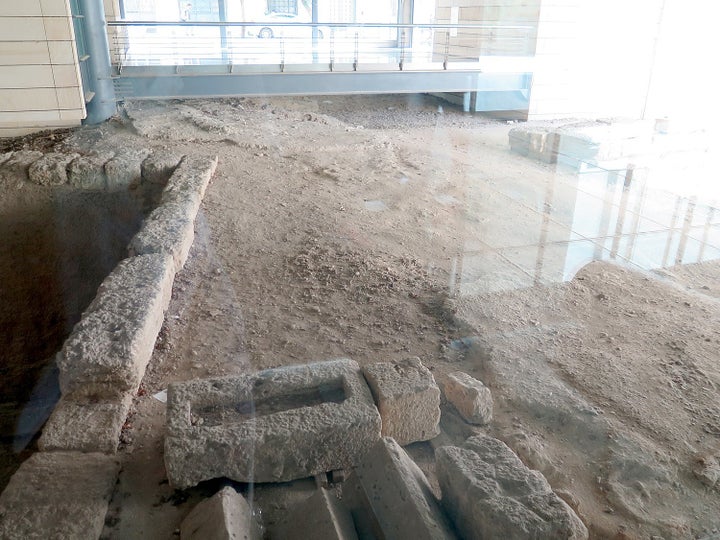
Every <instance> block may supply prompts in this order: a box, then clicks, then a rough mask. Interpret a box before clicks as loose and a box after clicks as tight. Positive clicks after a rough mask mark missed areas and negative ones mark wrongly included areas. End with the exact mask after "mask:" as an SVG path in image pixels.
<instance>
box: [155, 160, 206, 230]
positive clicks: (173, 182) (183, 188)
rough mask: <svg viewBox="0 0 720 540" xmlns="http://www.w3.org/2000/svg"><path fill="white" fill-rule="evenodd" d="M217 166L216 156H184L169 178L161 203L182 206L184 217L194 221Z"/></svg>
mask: <svg viewBox="0 0 720 540" xmlns="http://www.w3.org/2000/svg"><path fill="white" fill-rule="evenodd" d="M217 164H218V158H217V156H213V157H206V156H185V157H184V158H183V159H182V161H180V164H179V165H178V166H177V168H176V169H175V172H174V173H173V174H172V176H170V179H169V180H168V183H167V185H166V186H165V189H164V190H163V194H162V199H161V203H162V204H167V203H176V204H179V205H181V206H183V207H184V208H185V216H186V217H188V218H191V219H193V220H194V219H195V216H196V215H197V213H198V210H199V209H200V203H201V202H202V200H203V197H204V196H205V190H206V189H207V186H208V184H209V183H210V179H211V178H212V176H213V174H214V173H215V169H216V167H217Z"/></svg>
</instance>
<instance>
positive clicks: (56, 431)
mask: <svg viewBox="0 0 720 540" xmlns="http://www.w3.org/2000/svg"><path fill="white" fill-rule="evenodd" d="M38 154H40V155H38V156H33V157H37V158H40V157H42V154H41V153H38ZM138 156H141V159H140V162H138V164H137V165H138V166H137V168H136V167H133V169H137V170H138V171H142V176H143V179H142V181H147V182H150V183H155V184H157V183H158V173H159V172H162V171H165V172H166V174H168V175H169V179H168V181H167V185H166V186H165V188H164V189H163V192H162V197H161V200H160V204H159V205H158V207H157V208H156V209H155V210H153V211H152V212H151V213H150V215H149V216H148V217H147V218H146V219H145V220H144V222H143V225H142V227H141V229H140V231H139V232H138V233H137V234H136V235H135V237H134V238H133V239H132V241H131V243H130V245H129V246H128V257H127V258H125V259H123V260H122V261H120V263H119V264H118V266H117V267H116V268H115V270H113V272H111V273H110V275H109V276H108V277H107V278H105V280H103V283H102V284H101V285H100V287H99V289H98V292H97V294H96V297H95V299H94V300H93V302H92V303H91V304H90V306H89V307H88V308H87V309H86V310H85V312H84V313H83V315H82V317H81V320H80V322H78V324H77V325H76V327H75V328H74V329H73V331H72V333H71V335H70V336H69V337H68V339H67V340H66V341H65V344H64V345H63V349H62V350H61V352H60V353H58V366H59V367H60V372H61V373H60V377H61V387H62V396H61V399H60V401H59V402H58V404H57V405H56V407H55V410H54V411H53V413H52V415H51V417H50V419H49V420H48V421H47V423H46V425H45V426H44V427H43V433H42V436H41V438H40V440H39V442H38V446H39V452H38V453H37V454H36V455H40V456H41V457H42V456H47V457H51V456H61V455H68V456H85V455H92V454H96V455H108V457H111V456H112V454H115V452H116V451H117V446H118V442H119V438H120V433H121V430H122V426H123V424H124V423H125V420H126V418H127V413H128V411H129V408H130V405H131V403H132V399H133V396H134V395H135V394H136V393H137V390H138V387H139V385H140V382H141V381H142V378H143V376H144V373H145V368H146V366H147V363H148V362H149V360H150V357H151V356H152V352H153V349H154V344H155V341H156V339H157V335H158V333H159V331H160V329H161V326H162V323H163V321H164V317H165V312H166V310H167V308H168V305H169V302H170V295H171V293H172V286H173V282H174V278H175V274H176V272H177V271H179V270H180V269H181V268H182V267H183V265H184V263H185V261H186V259H187V255H188V252H189V250H190V246H191V245H192V241H193V238H194V231H193V229H194V223H195V218H196V216H197V212H198V210H199V208H200V204H201V202H202V198H203V196H204V194H205V190H206V188H207V186H208V184H209V182H210V179H211V178H212V176H213V174H214V172H215V168H216V166H217V163H218V158H217V156H213V157H195V156H184V157H183V158H182V159H181V160H180V161H179V163H178V162H175V164H173V163H170V162H169V161H172V160H168V159H164V160H163V158H162V157H160V156H158V155H152V154H151V155H150V156H149V157H148V156H147V153H142V154H138ZM2 157H4V158H7V159H3V160H2V161H10V158H11V157H14V155H13V154H10V155H3V156H2ZM76 159H78V158H76ZM73 162H74V160H73V161H70V162H68V163H67V164H65V167H66V171H67V172H70V173H72V163H73ZM31 165H32V164H27V165H25V163H23V167H25V166H26V167H27V168H26V169H25V171H27V170H28V169H29V167H30V166H31ZM146 175H147V177H145V176H146ZM67 181H68V182H69V183H71V184H73V182H72V178H68V180H67ZM154 214H155V215H160V216H162V218H163V219H162V220H159V219H153V215H154ZM177 223H182V225H183V226H182V227H177V226H175V225H176V224H177ZM164 234H168V235H172V238H171V241H167V239H166V238H165V237H164ZM140 247H141V248H142V249H139V248H140ZM148 269H150V270H151V272H150V275H147V274H148ZM128 281H129V282H130V283H132V284H133V285H134V287H127V283H128ZM113 317H115V318H116V319H115V320H113ZM117 317H121V318H122V320H121V323H118V322H117ZM98 334H101V335H102V337H101V339H100V340H99V343H100V344H99V345H98V343H97V342H96V341H93V342H92V343H83V341H82V339H83V337H86V336H91V335H98ZM108 347H109V348H110V349H108ZM71 349H72V350H73V351H74V356H73V357H72V358H68V357H67V353H68V351H69V350H71ZM108 350H110V352H111V353H112V354H111V355H108V354H107V353H108ZM108 356H112V358H108ZM68 360H71V361H70V362H69V361H68ZM78 363H80V364H83V366H82V367H81V368H80V369H78V365H77V364H78ZM91 453H92V454H91ZM35 461H37V460H35ZM35 461H30V460H28V462H26V463H23V464H22V465H21V467H20V469H18V471H17V472H16V473H15V475H13V477H12V478H11V481H10V483H9V484H8V486H7V487H6V489H5V490H4V491H3V493H2V494H1V495H0V517H2V521H3V523H4V524H5V525H6V526H8V527H10V528H11V529H12V527H13V523H14V522H15V521H18V520H21V521H23V520H24V521H27V519H28V518H29V515H24V516H23V514H26V512H18V511H17V508H15V506H16V505H15V503H13V504H12V505H9V503H8V502H7V501H18V500H24V498H25V497H26V495H27V494H26V493H25V492H26V491H27V490H28V489H31V488H32V484H33V480H34V479H37V478H39V477H40V476H42V475H43V474H46V471H45V470H44V469H43V468H39V469H38V467H36V466H34V463H35ZM117 474H119V470H118V469H117V468H116V469H115V470H114V476H113V478H112V482H110V485H113V484H114V482H115V478H116V477H117ZM16 475H20V476H22V477H23V478H24V479H25V480H23V482H18V481H16V482H13V478H15V476H16ZM25 477H29V480H28V479H27V478H25ZM57 487H58V489H57V493H49V492H47V493H45V495H44V500H46V501H47V504H46V505H45V510H52V509H53V508H54V509H61V508H64V505H67V502H68V501H67V493H65V492H64V490H63V489H61V487H62V486H57ZM108 501H109V496H107V495H106V494H103V496H102V500H98V501H97V502H98V504H97V505H96V508H95V510H96V511H95V512H94V513H93V515H92V516H85V515H83V516H82V518H83V519H85V518H87V519H92V520H97V519H99V520H100V523H102V520H103V519H104V516H105V512H107V503H108ZM8 505H9V506H8ZM53 513H54V512H53ZM100 514H102V515H100ZM33 515H34V514H33ZM32 521H33V522H34V523H32V524H28V523H25V525H26V526H27V525H32V526H33V532H34V533H37V534H38V535H40V536H43V535H44V532H46V533H48V534H47V535H44V536H45V537H49V536H50V535H51V534H50V533H52V530H49V529H48V527H49V525H48V523H47V522H46V521H45V520H44V518H42V516H36V518H35V519H32ZM18 525H19V522H18ZM45 529H48V530H45ZM89 530H93V531H94V530H95V528H94V527H90V528H89ZM89 530H88V532H89Z"/></svg>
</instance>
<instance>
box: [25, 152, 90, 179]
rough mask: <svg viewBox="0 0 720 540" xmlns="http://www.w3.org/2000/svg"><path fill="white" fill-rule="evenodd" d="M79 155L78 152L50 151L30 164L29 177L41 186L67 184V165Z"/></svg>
mask: <svg viewBox="0 0 720 540" xmlns="http://www.w3.org/2000/svg"><path fill="white" fill-rule="evenodd" d="M76 157H78V155H77V154H63V153H59V152H50V153H48V154H45V155H44V156H43V157H41V158H40V159H38V160H37V161H36V162H35V163H33V164H32V165H30V168H29V169H28V178H29V179H30V181H31V182H33V183H35V184H39V185H41V186H61V185H63V184H67V181H68V175H67V167H68V165H69V164H70V162H71V161H72V160H73V159H75V158H76Z"/></svg>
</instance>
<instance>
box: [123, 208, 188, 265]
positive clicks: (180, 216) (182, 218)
mask: <svg viewBox="0 0 720 540" xmlns="http://www.w3.org/2000/svg"><path fill="white" fill-rule="evenodd" d="M194 239H195V222H194V220H193V219H192V218H190V217H188V216H186V215H185V209H184V208H183V207H182V206H180V205H178V204H174V203H166V204H163V205H160V206H159V207H158V208H156V209H155V210H153V211H152V212H151V213H150V215H149V216H148V217H147V218H146V219H145V222H144V223H143V226H142V229H140V231H139V232H138V233H137V234H136V235H135V236H134V237H133V238H132V240H131V241H130V245H129V246H128V252H129V253H130V255H131V256H136V255H147V254H151V253H158V254H166V255H170V256H172V258H173V261H174V263H175V271H176V272H178V271H179V270H180V269H182V267H183V266H184V265H185V261H186V260H187V257H188V254H189V253H190V248H191V247H192V244H193V240H194Z"/></svg>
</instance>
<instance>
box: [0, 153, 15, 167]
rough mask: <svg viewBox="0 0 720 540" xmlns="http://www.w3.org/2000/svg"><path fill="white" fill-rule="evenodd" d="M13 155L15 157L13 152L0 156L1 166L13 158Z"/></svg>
mask: <svg viewBox="0 0 720 540" xmlns="http://www.w3.org/2000/svg"><path fill="white" fill-rule="evenodd" d="M12 155H13V153H12V152H3V153H2V154H0V165H2V164H3V163H5V162H6V161H7V160H9V159H10V158H11V157H12Z"/></svg>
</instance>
